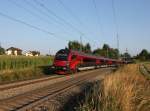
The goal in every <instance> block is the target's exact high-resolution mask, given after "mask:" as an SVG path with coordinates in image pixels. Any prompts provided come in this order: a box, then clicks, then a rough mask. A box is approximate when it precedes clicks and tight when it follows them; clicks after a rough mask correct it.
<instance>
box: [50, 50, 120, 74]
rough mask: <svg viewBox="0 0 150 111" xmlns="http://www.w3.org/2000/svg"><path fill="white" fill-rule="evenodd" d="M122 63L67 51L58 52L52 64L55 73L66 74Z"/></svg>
mask: <svg viewBox="0 0 150 111" xmlns="http://www.w3.org/2000/svg"><path fill="white" fill-rule="evenodd" d="M120 64H122V61H119V60H115V59H109V58H103V57H98V56H93V55H89V54H85V53H83V52H79V51H73V50H69V49H61V50H59V51H58V52H57V53H56V55H55V59H54V62H53V66H52V68H53V69H54V71H55V73H58V74H66V73H72V72H77V71H80V70H87V69H95V68H99V67H107V66H117V65H120Z"/></svg>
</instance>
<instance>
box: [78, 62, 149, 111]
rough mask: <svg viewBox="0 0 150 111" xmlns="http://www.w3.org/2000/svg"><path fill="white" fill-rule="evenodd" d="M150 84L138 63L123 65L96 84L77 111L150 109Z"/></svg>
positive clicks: (134, 110)
mask: <svg viewBox="0 0 150 111" xmlns="http://www.w3.org/2000/svg"><path fill="white" fill-rule="evenodd" d="M149 84H150V81H149V80H147V79H146V78H145V77H144V76H143V75H142V74H140V72H139V70H138V65H137V64H133V65H127V66H124V67H121V68H120V69H119V70H118V71H116V72H114V73H113V74H111V75H108V76H107V77H105V79H104V80H103V81H102V83H101V84H99V83H98V84H95V87H94V88H92V89H91V91H90V92H88V93H87V94H86V99H85V100H84V101H83V102H81V103H80V106H79V107H77V108H76V111H149V109H150V85H149Z"/></svg>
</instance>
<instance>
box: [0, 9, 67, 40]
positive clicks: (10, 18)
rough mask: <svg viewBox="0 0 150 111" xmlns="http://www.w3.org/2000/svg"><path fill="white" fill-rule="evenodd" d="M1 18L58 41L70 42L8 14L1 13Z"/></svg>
mask: <svg viewBox="0 0 150 111" xmlns="http://www.w3.org/2000/svg"><path fill="white" fill-rule="evenodd" d="M0 16H3V17H5V18H7V19H9V20H12V21H14V22H17V23H20V24H23V25H25V26H27V27H30V28H32V29H35V30H38V31H41V32H43V33H46V34H48V35H51V36H50V37H53V38H57V39H61V40H64V41H69V40H66V39H63V38H60V37H58V36H56V35H55V33H52V32H49V31H47V30H44V29H42V28H40V27H37V26H34V25H32V24H30V23H27V22H25V21H22V20H19V19H16V18H14V17H11V16H9V15H7V14H5V13H2V12H0Z"/></svg>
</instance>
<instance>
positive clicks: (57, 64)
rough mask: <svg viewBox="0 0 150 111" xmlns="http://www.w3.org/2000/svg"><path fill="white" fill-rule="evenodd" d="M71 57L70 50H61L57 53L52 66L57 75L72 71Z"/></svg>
mask: <svg viewBox="0 0 150 111" xmlns="http://www.w3.org/2000/svg"><path fill="white" fill-rule="evenodd" d="M69 56H70V51H69V50H68V49H61V50H59V51H58V52H57V53H56V55H55V58H54V62H53V66H52V68H53V69H54V71H55V72H56V73H59V74H65V73H66V72H68V71H69V70H70V68H69Z"/></svg>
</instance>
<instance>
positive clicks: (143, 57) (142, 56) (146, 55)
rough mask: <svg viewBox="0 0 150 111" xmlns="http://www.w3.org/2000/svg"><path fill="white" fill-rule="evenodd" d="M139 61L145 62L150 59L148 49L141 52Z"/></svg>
mask: <svg viewBox="0 0 150 111" xmlns="http://www.w3.org/2000/svg"><path fill="white" fill-rule="evenodd" d="M138 59H140V60H143V61H145V60H148V59H149V53H148V51H147V50H146V49H143V50H142V51H141V52H140V54H139V56H138Z"/></svg>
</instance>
